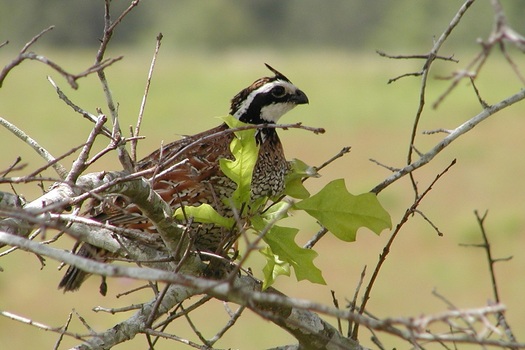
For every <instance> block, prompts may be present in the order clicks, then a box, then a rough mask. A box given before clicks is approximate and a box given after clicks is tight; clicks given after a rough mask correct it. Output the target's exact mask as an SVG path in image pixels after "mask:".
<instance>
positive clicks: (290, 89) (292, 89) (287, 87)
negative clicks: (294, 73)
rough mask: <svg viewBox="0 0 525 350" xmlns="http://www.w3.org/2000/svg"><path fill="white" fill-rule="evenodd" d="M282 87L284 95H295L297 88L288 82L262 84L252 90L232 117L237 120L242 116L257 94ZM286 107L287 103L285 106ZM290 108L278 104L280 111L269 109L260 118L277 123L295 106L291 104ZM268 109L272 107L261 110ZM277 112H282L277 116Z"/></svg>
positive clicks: (278, 81) (277, 81)
mask: <svg viewBox="0 0 525 350" xmlns="http://www.w3.org/2000/svg"><path fill="white" fill-rule="evenodd" d="M278 85H280V86H282V87H284V89H285V90H286V93H289V94H293V93H295V91H296V90H297V88H296V87H295V86H294V85H293V84H292V83H290V82H288V81H285V80H276V81H273V82H271V83H269V84H264V85H263V86H261V87H260V88H258V89H255V90H253V91H252V92H251V93H250V94H249V95H248V97H246V100H245V101H244V102H243V104H242V105H241V106H240V108H239V109H238V110H237V112H236V113H235V114H234V117H235V118H237V119H239V118H240V116H241V115H243V114H244V113H245V112H246V110H247V109H248V107H249V106H250V105H251V103H252V101H253V99H254V98H255V96H257V95H258V94H259V93H265V92H269V91H270V90H271V89H273V88H274V87H275V86H278ZM286 105H288V103H287V104H286ZM290 105H291V106H289V107H285V104H283V103H280V104H279V107H280V109H272V108H270V110H268V112H267V113H264V112H263V113H262V116H263V117H264V116H266V117H267V118H264V119H265V120H268V121H270V120H272V121H273V119H275V121H274V122H277V120H279V118H280V117H281V116H282V115H283V114H284V113H286V112H288V111H289V110H290V109H292V108H293V107H295V105H293V104H291V103H290ZM273 106H274V107H275V106H277V105H273ZM268 107H272V106H266V107H264V108H263V111H264V110H267V109H268ZM272 110H273V111H274V112H273V113H275V114H272ZM279 110H282V111H283V112H282V113H281V114H278V112H279Z"/></svg>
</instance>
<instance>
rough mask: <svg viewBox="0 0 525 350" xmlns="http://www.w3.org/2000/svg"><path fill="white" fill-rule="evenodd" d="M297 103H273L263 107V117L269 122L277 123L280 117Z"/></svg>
mask: <svg viewBox="0 0 525 350" xmlns="http://www.w3.org/2000/svg"><path fill="white" fill-rule="evenodd" d="M295 106H296V105H295V103H291V102H289V103H273V104H271V105H268V106H264V107H263V108H262V109H261V118H262V119H263V120H266V121H268V122H272V123H277V122H278V121H279V119H280V118H281V117H282V116H283V115H284V114H286V113H287V112H289V111H290V110H292V109H293V108H294V107H295Z"/></svg>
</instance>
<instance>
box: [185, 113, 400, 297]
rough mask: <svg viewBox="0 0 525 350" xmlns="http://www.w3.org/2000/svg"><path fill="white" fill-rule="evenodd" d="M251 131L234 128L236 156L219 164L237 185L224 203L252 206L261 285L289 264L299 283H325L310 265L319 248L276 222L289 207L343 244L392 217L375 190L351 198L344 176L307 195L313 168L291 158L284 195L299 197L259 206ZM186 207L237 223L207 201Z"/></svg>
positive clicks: (210, 219) (206, 217)
mask: <svg viewBox="0 0 525 350" xmlns="http://www.w3.org/2000/svg"><path fill="white" fill-rule="evenodd" d="M222 119H223V120H224V121H225V122H226V123H227V124H228V126H229V127H230V128H237V127H241V126H243V125H246V124H244V123H241V122H240V121H238V120H236V119H234V118H233V117H231V116H228V117H224V118H222ZM254 135H255V129H247V130H242V131H236V132H235V137H234V138H233V140H232V142H231V145H230V150H231V152H232V155H233V158H234V159H233V160H232V159H221V160H220V167H221V170H222V171H223V172H224V174H225V175H226V176H228V177H229V178H230V179H232V180H233V181H234V182H235V183H236V184H237V188H236V190H235V191H234V193H233V195H232V198H231V199H230V200H229V201H227V204H228V203H229V204H233V205H234V206H235V208H236V209H237V210H240V209H241V208H250V211H247V210H244V212H243V213H242V215H243V216H244V217H245V219H246V220H248V222H249V224H250V226H251V228H252V229H253V231H254V232H255V233H256V234H257V235H258V236H260V237H261V238H262V240H263V241H264V242H265V243H266V244H267V246H265V247H264V248H262V249H261V250H260V253H261V254H262V256H263V257H264V258H265V260H266V265H265V267H264V268H263V274H264V282H263V288H267V287H269V286H270V285H271V284H272V283H273V282H274V281H275V279H276V278H277V277H278V276H280V275H286V276H289V275H290V267H292V268H293V270H294V272H295V276H296V278H297V280H298V281H300V280H308V281H310V282H312V283H320V284H324V283H325V280H324V278H323V276H322V272H321V270H320V269H319V268H317V267H316V266H315V264H314V259H315V258H316V257H317V252H315V251H314V250H312V249H307V248H303V247H301V246H299V245H298V244H297V243H296V242H295V238H296V236H297V233H298V232H299V230H298V229H297V228H293V227H283V226H278V225H276V223H277V222H279V221H280V220H281V219H283V218H286V217H287V216H288V211H289V210H290V208H293V209H296V210H303V211H305V212H306V213H308V214H310V215H311V216H313V217H314V218H315V219H317V220H318V221H319V222H320V223H321V224H322V225H323V226H325V227H326V228H327V229H328V230H329V231H330V232H332V233H333V234H334V235H335V236H336V237H337V238H339V239H341V240H343V241H347V242H350V241H354V240H355V239H356V234H357V230H358V229H359V228H360V227H367V228H369V229H370V230H372V231H373V232H375V233H376V234H379V233H380V232H381V231H382V230H384V229H386V228H389V227H391V226H392V224H391V221H390V216H389V215H388V213H387V212H386V211H385V210H384V209H383V208H382V207H381V205H380V203H379V201H378V200H377V198H376V196H375V195H374V194H372V193H364V194H361V195H358V196H354V195H352V194H351V193H349V192H348V191H347V189H346V187H345V184H344V180H342V179H339V180H334V181H332V182H330V183H329V184H328V185H326V186H325V187H324V188H323V189H322V190H321V191H319V192H318V193H317V194H315V195H313V196H311V197H310V193H309V192H308V190H307V189H306V188H305V187H304V186H303V179H304V178H307V177H318V174H317V171H316V169H315V168H313V167H311V166H309V165H307V164H306V163H304V162H303V161H300V160H296V159H294V160H293V161H291V162H290V165H291V171H290V173H289V174H288V175H287V177H286V190H285V193H286V194H287V195H289V196H290V197H295V198H299V199H302V200H301V201H300V202H298V203H295V204H290V203H289V202H286V201H277V202H274V203H272V205H270V206H269V207H267V208H266V210H264V211H263V210H261V209H262V208H264V204H265V203H267V202H268V198H262V199H261V198H259V199H257V200H256V201H255V202H253V201H252V199H251V187H250V185H251V179H252V175H253V168H254V166H255V163H256V161H257V156H258V150H259V149H258V147H257V145H256V142H255V137H254ZM184 210H185V211H184V213H185V214H186V216H189V217H192V218H193V220H194V221H195V222H202V223H215V224H217V225H220V226H223V227H228V228H230V227H233V225H235V221H234V219H233V218H224V217H222V216H221V215H219V214H218V213H217V212H216V211H215V210H214V209H213V207H211V206H210V205H201V206H199V207H185V209H184ZM175 217H176V218H177V219H182V218H184V216H183V211H182V209H179V210H177V211H176V213H175Z"/></svg>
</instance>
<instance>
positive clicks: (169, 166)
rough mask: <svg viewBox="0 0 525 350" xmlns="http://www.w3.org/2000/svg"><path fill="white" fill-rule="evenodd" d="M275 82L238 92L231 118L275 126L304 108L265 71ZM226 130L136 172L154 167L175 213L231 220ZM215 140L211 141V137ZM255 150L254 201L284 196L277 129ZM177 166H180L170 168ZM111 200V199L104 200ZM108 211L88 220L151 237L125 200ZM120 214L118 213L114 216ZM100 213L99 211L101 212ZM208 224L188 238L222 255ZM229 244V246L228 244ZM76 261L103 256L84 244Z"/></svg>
mask: <svg viewBox="0 0 525 350" xmlns="http://www.w3.org/2000/svg"><path fill="white" fill-rule="evenodd" d="M266 66H267V67H268V69H270V70H271V71H272V72H273V73H274V74H275V76H273V77H263V78H260V79H258V80H256V81H255V82H253V83H252V84H251V85H250V86H248V87H247V88H245V89H244V90H242V91H241V92H239V93H238V94H237V95H235V97H233V99H232V101H231V108H230V114H231V115H232V116H234V117H235V118H237V119H239V120H240V121H242V122H244V123H250V124H273V123H277V121H278V120H279V118H280V117H281V116H282V115H284V114H285V113H286V112H288V111H290V110H291V109H292V108H294V107H295V106H297V105H299V104H306V103H308V97H307V96H306V94H305V93H304V92H302V91H301V90H299V89H298V88H297V87H296V86H295V85H293V84H292V82H291V81H290V80H289V79H288V78H286V77H285V76H284V75H283V74H281V73H279V72H278V71H277V70H275V69H274V68H272V67H270V66H269V65H266ZM226 129H228V126H227V125H226V124H222V125H219V126H217V127H215V128H213V129H210V130H207V131H204V132H202V133H199V134H196V135H193V136H187V137H185V138H183V139H181V140H177V141H175V142H172V143H170V144H168V145H166V146H164V147H162V148H161V149H159V150H157V151H155V152H153V153H151V154H150V155H149V156H147V157H145V158H144V159H142V160H141V161H139V162H138V163H137V166H136V168H137V170H138V171H142V170H146V169H151V168H155V167H156V171H155V174H156V175H154V178H153V181H152V183H153V189H154V190H155V191H156V192H157V193H158V194H159V195H160V196H161V197H162V198H163V199H164V200H165V201H166V202H168V203H169V204H170V206H171V207H172V208H174V209H176V208H178V207H180V206H187V205H193V206H198V205H200V204H202V203H208V204H210V205H211V206H213V207H214V209H215V210H217V212H219V214H221V215H223V216H226V217H232V216H233V213H232V210H231V209H230V208H229V207H228V206H227V205H226V204H225V202H226V201H223V200H221V199H224V198H229V197H230V196H231V194H232V193H233V191H234V190H235V188H236V185H235V183H234V182H233V181H232V180H230V179H229V178H228V177H226V176H225V175H224V174H223V173H222V171H221V169H220V166H219V159H221V158H230V159H231V158H232V154H231V152H230V143H231V141H232V139H233V137H234V136H233V133H224V132H222V131H224V130H226ZM212 135H213V136H212ZM255 137H256V142H257V144H258V146H259V154H258V159H257V161H256V164H255V167H254V169H253V177H252V182H251V186H252V194H251V195H252V199H257V198H259V197H263V196H264V197H274V196H278V195H280V194H282V193H283V191H284V177H285V175H286V173H287V172H288V170H289V165H288V162H287V161H286V159H285V157H284V152H283V148H282V145H281V141H280V140H279V137H278V135H277V132H276V129H275V128H259V129H257V131H256V133H255ZM175 164H178V165H177V166H175V167H174V165H175ZM108 197H110V196H108ZM112 197H113V198H117V199H118V200H112V202H114V203H117V202H118V204H114V205H112V208H111V210H105V209H103V208H102V207H104V206H105V207H107V204H105V205H102V203H100V202H96V201H95V200H92V201H91V203H90V204H89V205H88V206H89V208H90V209H88V212H87V213H86V215H89V216H90V217H92V218H95V219H96V220H99V221H104V222H108V223H110V224H112V225H115V226H120V227H128V228H134V229H140V230H143V231H149V232H155V228H154V226H153V225H152V224H151V223H150V222H149V221H148V220H147V218H146V217H145V216H142V215H141V212H140V210H139V209H138V208H137V207H136V206H134V205H133V204H132V203H130V202H129V200H128V199H127V198H124V197H123V196H120V195H118V196H112ZM115 207H117V209H119V208H120V210H115ZM101 208H102V209H101ZM224 231H226V230H225V229H224V228H220V227H217V226H213V225H211V224H193V225H192V226H191V230H190V234H191V235H192V238H193V245H194V246H193V247H194V249H195V250H197V251H208V252H214V253H217V254H223V253H224V251H223V249H224V247H225V246H226V244H230V245H231V243H232V242H228V236H229V237H231V236H232V232H224ZM230 241H231V240H230ZM76 254H77V255H79V256H82V257H87V258H92V259H97V260H105V257H107V254H108V253H107V252H104V251H103V250H102V249H100V248H97V247H94V246H92V245H90V244H88V243H83V244H82V246H81V247H80V249H79V250H78V252H76ZM88 276H89V274H88V273H86V272H84V271H82V270H79V269H77V268H76V267H74V266H70V267H69V268H68V270H67V272H66V274H65V275H64V277H63V279H62V280H61V282H60V284H59V286H58V287H59V288H63V289H64V291H73V290H77V289H78V288H79V287H80V286H81V284H82V283H83V282H84V280H85V279H86V278H87V277H88Z"/></svg>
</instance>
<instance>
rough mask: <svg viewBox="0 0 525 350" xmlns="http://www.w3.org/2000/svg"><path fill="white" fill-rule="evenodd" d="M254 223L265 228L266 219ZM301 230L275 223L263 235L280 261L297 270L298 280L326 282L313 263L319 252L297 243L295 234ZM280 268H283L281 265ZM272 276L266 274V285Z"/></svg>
mask: <svg viewBox="0 0 525 350" xmlns="http://www.w3.org/2000/svg"><path fill="white" fill-rule="evenodd" d="M252 224H254V226H255V227H256V229H263V228H264V226H265V223H264V220H262V219H261V218H259V219H258V220H252ZM297 232H299V230H298V229H296V228H290V227H281V226H276V225H274V226H273V227H272V228H271V229H270V230H269V231H268V232H267V233H266V235H265V236H264V237H263V240H264V241H265V242H266V244H268V246H269V247H270V249H271V251H272V252H273V254H275V255H276V256H278V257H279V261H284V262H285V263H287V264H290V265H291V266H292V267H293V269H294V272H295V276H296V277H297V280H298V281H301V280H308V281H310V282H312V283H319V284H326V282H325V280H324V278H323V275H322V273H321V270H319V269H318V268H317V267H316V266H315V265H314V263H313V260H314V259H315V258H316V257H317V252H315V251H313V250H311V249H306V248H302V247H300V246H298V245H297V243H295V236H296V235H297ZM273 268H274V267H268V268H267V269H268V270H269V271H273ZM280 268H283V267H282V266H280ZM270 277H271V276H269V275H266V274H265V282H264V284H265V285H268V286H269V285H270V284H271V283H269V282H270V280H268V281H267V280H266V278H270Z"/></svg>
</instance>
